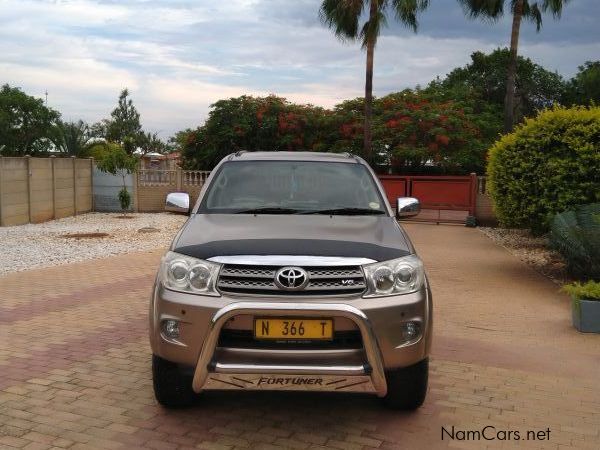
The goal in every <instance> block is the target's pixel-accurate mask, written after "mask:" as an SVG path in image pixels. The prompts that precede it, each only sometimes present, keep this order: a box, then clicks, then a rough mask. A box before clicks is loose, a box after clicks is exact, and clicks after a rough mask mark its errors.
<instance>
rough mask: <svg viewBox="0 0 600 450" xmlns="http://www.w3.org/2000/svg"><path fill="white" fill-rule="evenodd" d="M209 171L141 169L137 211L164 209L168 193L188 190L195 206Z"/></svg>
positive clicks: (137, 175)
mask: <svg viewBox="0 0 600 450" xmlns="http://www.w3.org/2000/svg"><path fill="white" fill-rule="evenodd" d="M209 173H210V172H202V171H195V170H191V171H187V170H181V169H176V170H139V171H138V172H137V173H136V185H137V187H136V201H137V211H139V212H159V211H164V210H165V200H166V198H167V194H169V193H171V192H187V193H188V194H189V195H190V205H192V206H193V205H194V203H196V200H197V199H198V195H199V194H200V190H201V189H202V186H203V185H204V182H205V181H206V178H207V177H208V175H209Z"/></svg>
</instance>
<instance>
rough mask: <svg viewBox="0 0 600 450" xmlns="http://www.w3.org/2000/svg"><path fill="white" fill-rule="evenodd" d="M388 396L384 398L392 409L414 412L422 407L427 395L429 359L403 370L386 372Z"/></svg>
mask: <svg viewBox="0 0 600 450" xmlns="http://www.w3.org/2000/svg"><path fill="white" fill-rule="evenodd" d="M385 378H386V381H387V395H386V396H385V397H384V398H383V401H384V402H385V404H386V406H388V407H389V408H392V409H400V410H405V411H406V410H408V411H410V410H414V409H417V408H418V407H420V406H421V405H422V404H423V402H424V401H425V396H426V395H427V384H428V379H429V359H424V360H422V361H419V362H418V363H417V364H415V365H412V366H409V367H403V368H402V369H396V370H390V371H388V372H386V376H385Z"/></svg>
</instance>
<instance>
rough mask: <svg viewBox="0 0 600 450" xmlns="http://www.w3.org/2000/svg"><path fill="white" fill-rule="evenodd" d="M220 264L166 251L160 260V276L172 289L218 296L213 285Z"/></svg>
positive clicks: (165, 284) (166, 285) (167, 286)
mask: <svg viewBox="0 0 600 450" xmlns="http://www.w3.org/2000/svg"><path fill="white" fill-rule="evenodd" d="M220 268H221V265H220V264H215V263H213V262H210V261H204V260H202V259H197V258H192V257H191V256H186V255H181V254H179V253H175V252H168V253H167V254H166V255H165V256H164V257H163V259H162V261H161V267H160V278H161V281H162V283H163V284H164V286H165V287H166V288H168V289H171V290H173V291H179V292H189V293H192V294H202V295H212V296H215V297H218V296H219V293H218V292H217V289H216V287H215V284H216V281H217V276H218V275H219V269H220Z"/></svg>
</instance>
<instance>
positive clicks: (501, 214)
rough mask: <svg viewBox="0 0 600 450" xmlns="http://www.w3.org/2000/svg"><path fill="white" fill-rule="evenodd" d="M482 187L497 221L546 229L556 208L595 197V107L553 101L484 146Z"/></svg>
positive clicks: (598, 168)
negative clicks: (485, 180) (486, 152)
mask: <svg viewBox="0 0 600 450" xmlns="http://www.w3.org/2000/svg"><path fill="white" fill-rule="evenodd" d="M488 157H489V161H488V169H487V170H488V177H489V180H488V183H489V184H488V187H489V192H490V195H491V197H492V200H493V202H494V209H495V211H496V216H497V217H498V220H499V222H500V224H501V225H503V226H507V227H519V228H530V229H531V231H532V232H533V233H534V234H541V233H544V232H546V231H547V230H548V228H549V225H550V221H551V219H552V217H553V216H554V215H555V214H556V213H560V212H562V211H566V210H568V209H570V208H571V207H573V206H575V205H579V204H585V203H594V202H598V201H600V175H599V174H600V107H590V108H585V107H574V108H569V109H567V108H560V107H556V108H554V109H551V110H546V111H543V112H542V113H540V114H539V115H538V116H537V117H536V118H534V119H527V120H526V121H525V123H524V124H523V125H521V126H519V127H518V128H517V129H516V130H515V132H514V133H511V134H508V135H505V136H503V137H502V138H501V139H500V140H499V141H497V142H496V143H495V144H494V145H493V146H492V148H491V149H490V151H489V155H488Z"/></svg>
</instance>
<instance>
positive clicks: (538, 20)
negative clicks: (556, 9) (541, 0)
mask: <svg viewBox="0 0 600 450" xmlns="http://www.w3.org/2000/svg"><path fill="white" fill-rule="evenodd" d="M523 18H524V19H526V20H529V21H530V22H533V23H535V28H536V30H537V31H540V29H541V28H542V11H540V8H539V6H538V3H537V2H535V3H532V4H530V3H529V2H528V1H527V0H525V1H523Z"/></svg>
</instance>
